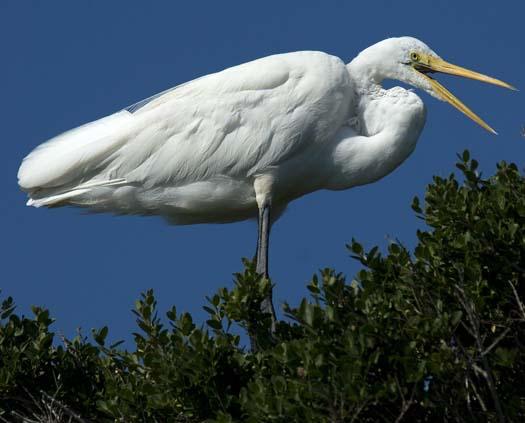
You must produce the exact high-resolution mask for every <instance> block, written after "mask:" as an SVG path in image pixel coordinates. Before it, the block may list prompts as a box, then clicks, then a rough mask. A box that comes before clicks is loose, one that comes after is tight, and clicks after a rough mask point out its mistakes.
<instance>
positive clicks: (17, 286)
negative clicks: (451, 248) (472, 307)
mask: <svg viewBox="0 0 525 423" xmlns="http://www.w3.org/2000/svg"><path fill="white" fill-rule="evenodd" d="M524 16H525V3H523V2H519V1H498V2H494V1H476V2H458V1H441V2H432V3H431V2H421V1H398V2H392V1H380V0H376V1H374V2H363V1H362V2H350V1H324V2H320V1H316V2H309V1H300V2H299V1H297V2H294V1H289V2H285V1H268V0H267V1H264V2H253V3H252V2H246V1H244V2H241V1H228V2H226V1H222V2H211V1H210V2H199V1H194V2H191V3H190V2H186V3H185V4H183V3H182V2H168V1H158V2H138V1H136V2H135V1H111V2H108V1H92V2H70V1H54V2H29V1H23V0H4V1H2V2H1V3H0V40H1V41H0V45H1V46H2V49H1V51H2V58H3V60H2V65H1V66H0V80H1V81H2V84H1V86H2V89H1V101H0V113H1V116H2V130H3V137H2V138H3V139H2V143H1V149H2V150H1V151H2V153H1V154H0V169H1V172H2V173H1V175H2V176H1V178H0V189H1V193H2V202H1V204H0V213H1V215H0V225H1V227H0V229H1V238H0V257H1V266H0V288H1V289H2V296H6V295H12V296H13V297H14V298H15V301H16V302H17V303H18V305H19V311H20V312H23V313H28V310H29V307H30V305H32V304H38V305H42V306H45V307H49V308H50V309H51V312H52V315H53V316H54V317H56V319H57V322H56V323H55V325H54V328H55V330H57V331H59V332H62V333H64V334H65V335H66V336H68V337H69V336H72V335H74V332H75V328H77V327H82V328H83V331H84V332H85V333H88V332H89V329H90V328H92V327H100V326H102V325H106V324H107V325H109V327H110V337H111V338H112V339H121V338H127V339H129V338H128V334H129V332H130V331H131V329H132V327H133V326H134V318H133V315H132V314H131V313H130V311H129V310H130V309H131V308H132V307H133V302H134V300H135V299H136V298H138V296H139V293H140V292H141V291H145V290H146V289H148V288H153V289H154V290H155V292H156V294H157V296H158V300H159V304H160V308H161V310H162V311H165V310H167V309H168V308H169V307H170V306H171V305H172V304H175V305H176V306H177V308H178V309H179V310H180V311H183V310H184V311H189V312H191V313H193V314H194V315H195V316H196V318H197V320H202V319H203V318H204V312H203V311H202V309H201V307H202V305H203V304H204V301H205V300H204V297H205V295H210V294H212V293H213V292H214V291H215V290H216V289H218V288H219V287H221V286H230V285H231V283H232V273H233V272H236V271H239V270H241V262H240V258H241V257H243V256H252V255H253V253H254V247H255V241H256V224H255V222H241V223H236V224H229V225H198V226H185V227H173V226H167V225H166V224H164V222H163V221H162V220H161V219H159V218H139V217H113V216H108V215H85V214H84V213H83V212H82V211H80V210H77V209H72V208H62V209H53V210H45V209H38V210H37V209H33V208H29V207H26V206H25V201H26V199H25V195H24V194H23V193H22V192H21V191H19V189H18V186H17V183H16V173H17V169H18V166H19V164H20V161H21V160H22V158H23V157H24V156H25V155H26V154H27V153H29V152H30V150H32V149H33V148H34V147H36V146H37V145H38V144H40V143H41V142H43V141H45V140H46V139H48V138H50V137H52V136H54V135H56V134H58V133H60V132H63V131H65V130H67V129H70V128H72V127H75V126H77V125H80V124H82V123H85V122H88V121H91V120H94V119H97V118H100V117H102V116H104V115H107V114H110V113H112V112H114V111H116V110H119V109H121V108H123V107H124V106H127V105H129V104H132V103H134V102H136V101H138V100H140V99H142V98H145V97H148V96H150V95H152V94H155V93H157V92H159V91H161V90H164V89H167V88H169V87H171V86H173V85H176V84H179V83H182V82H185V81H187V80H190V79H193V78H196V77H198V76H201V75H204V74H207V73H210V72H214V71H218V70H221V69H224V68H226V67H229V66H232V65H236V64H239V63H242V62H245V61H248V60H251V59H255V58H258V57H261V56H265V55H269V54H272V53H280V52H287V51H295V50H323V51H326V52H328V53H331V54H334V55H337V56H339V57H341V58H342V59H344V60H345V61H349V60H351V59H352V58H353V57H354V56H355V55H356V54H357V53H358V52H359V51H360V50H362V49H364V48H365V47H367V46H368V45H370V44H372V43H374V42H376V41H379V40H381V39H383V38H387V37H390V36H400V35H411V36H415V37H417V38H420V39H421V40H423V41H424V42H426V43H427V44H428V45H429V46H430V47H431V48H432V49H433V50H435V51H436V52H437V53H438V54H440V55H441V56H442V57H443V58H445V59H446V60H449V61H451V62H453V63H456V64H459V65H462V66H465V67H468V68H472V69H474V70H478V71H480V72H483V73H486V74H488V75H491V76H495V77H497V78H500V79H503V80H505V81H507V82H509V83H511V84H514V85H515V86H516V87H518V88H521V89H522V90H525V72H524V70H525V54H524V53H523V52H524V51H525V50H524V48H525V47H524V39H523V30H522V28H523V19H524V18H523V17H524ZM438 79H439V80H440V81H441V82H442V83H444V85H446V86H447V87H448V88H449V89H450V90H451V91H452V92H453V93H455V94H456V95H458V97H459V98H461V99H462V100H463V101H464V102H465V103H466V104H467V105H469V106H470V107H471V108H472V109H473V110H474V111H475V112H477V113H478V114H480V116H481V117H482V118H485V120H486V121H487V122H488V123H489V124H490V125H491V126H493V127H494V128H495V129H496V130H497V131H498V132H499V133H500V135H499V136H497V137H496V136H491V135H490V134H488V133H487V132H485V131H483V130H482V129H481V128H480V127H478V126H476V125H475V124H474V123H473V122H471V121H470V120H468V119H467V118H465V117H464V116H463V115H461V114H460V113H459V112H457V111H456V110H455V109H453V108H452V107H450V106H449V105H447V104H445V103H442V102H439V101H437V100H435V99H433V98H430V97H429V96H428V95H426V94H425V93H420V95H421V97H422V98H423V100H424V101H425V103H426V105H427V108H428V116H427V124H426V127H425V130H424V131H423V134H422V137H421V139H420V141H419V144H418V146H417V148H416V151H415V152H414V153H413V155H412V156H411V157H410V158H409V159H408V160H407V161H406V162H405V163H404V164H403V165H402V166H401V167H400V168H399V169H398V170H396V171H395V172H394V173H393V174H391V175H389V176H388V177H386V178H384V179H383V180H381V181H379V182H377V183H375V184H373V185H369V186H365V187H361V188H356V189H353V190H350V191H343V192H318V193H315V194H312V195H310V196H307V197H305V198H302V199H300V200H298V201H296V202H295V203H293V204H292V205H291V206H290V207H289V209H288V211H287V213H285V215H284V216H283V217H282V218H281V220H280V221H279V222H277V224H276V225H275V226H274V228H273V233H272V237H271V250H270V273H271V275H272V277H273V280H274V282H275V283H276V284H277V288H276V292H275V302H276V304H280V303H282V302H283V301H285V300H287V301H289V302H290V303H292V304H293V303H295V302H296V301H297V300H298V299H299V298H301V297H302V296H304V295H306V292H307V291H306V289H305V285H306V283H307V282H308V280H309V279H310V277H311V275H312V274H313V273H314V272H315V271H316V270H317V269H319V268H322V267H335V268H336V269H337V270H339V271H342V272H345V273H347V274H348V275H349V276H351V275H353V274H354V273H355V272H356V271H357V270H358V269H359V266H358V264H357V263H355V262H354V261H353V260H351V259H350V258H349V257H348V253H347V251H346V249H345V243H347V242H349V241H350V240H351V238H352V237H355V238H356V239H358V240H359V241H361V242H362V243H364V244H365V245H366V246H367V247H372V246H374V245H379V246H381V247H382V248H385V246H386V245H387V244H388V242H390V241H391V240H393V239H395V238H397V239H399V240H401V241H402V242H404V243H405V244H406V245H408V246H413V245H414V243H415V231H416V228H417V227H419V226H420V225H421V223H420V222H419V221H418V219H417V218H416V217H415V216H414V214H413V213H412V211H411V209H410V204H411V200H412V198H413V196H414V195H420V194H421V193H423V192H424V189H425V186H426V185H427V184H428V183H429V182H430V181H431V178H432V175H447V174H448V173H450V171H451V170H452V169H453V164H454V162H455V155H456V153H457V152H460V151H462V150H464V149H465V148H468V149H470V150H471V152H472V155H473V156H474V157H476V158H477V159H478V160H480V162H481V168H482V170H484V171H485V172H492V171H493V170H494V165H495V163H496V162H497V161H499V160H503V159H504V160H508V161H515V162H516V163H517V164H518V165H519V166H520V167H523V164H524V155H525V138H523V137H522V136H521V128H522V125H523V124H525V109H524V107H523V106H524V102H525V97H524V95H523V91H522V92H517V93H516V92H511V91H506V90H503V89H500V88H497V87H492V86H489V85H484V84H481V83H478V82H475V81H468V80H462V79H456V78H453V77H446V76H442V77H440V78H438Z"/></svg>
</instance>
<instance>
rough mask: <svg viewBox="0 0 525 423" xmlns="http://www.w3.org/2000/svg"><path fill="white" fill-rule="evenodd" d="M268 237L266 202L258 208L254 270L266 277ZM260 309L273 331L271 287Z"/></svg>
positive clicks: (268, 223) (274, 319) (273, 313)
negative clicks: (266, 315)
mask: <svg viewBox="0 0 525 423" xmlns="http://www.w3.org/2000/svg"><path fill="white" fill-rule="evenodd" d="M269 238H270V205H268V204H266V205H264V206H263V207H262V208H260V209H259V236H258V240H257V265H256V268H255V271H256V272H257V273H258V274H260V275H262V276H263V277H265V278H268V241H269ZM261 310H262V311H263V312H265V313H268V314H270V316H271V319H272V322H271V332H272V333H274V332H275V324H276V317H275V309H274V307H273V301H272V288H271V287H270V291H269V293H268V296H267V297H266V298H265V299H264V300H263V301H262V303H261Z"/></svg>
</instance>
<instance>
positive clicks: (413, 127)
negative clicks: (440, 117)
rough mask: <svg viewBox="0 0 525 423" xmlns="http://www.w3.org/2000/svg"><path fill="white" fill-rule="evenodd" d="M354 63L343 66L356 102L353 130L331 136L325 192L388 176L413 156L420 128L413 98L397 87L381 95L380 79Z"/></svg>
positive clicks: (419, 107)
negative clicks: (345, 67) (346, 70)
mask: <svg viewBox="0 0 525 423" xmlns="http://www.w3.org/2000/svg"><path fill="white" fill-rule="evenodd" d="M353 63H354V62H352V63H351V64H350V65H348V67H349V71H350V75H351V78H352V81H353V83H354V89H355V91H356V93H355V94H356V98H357V99H358V101H357V103H356V104H355V108H354V115H353V117H352V119H351V121H353V122H352V124H353V125H352V126H353V127H351V126H346V127H345V126H344V127H342V128H341V130H340V131H339V133H338V134H337V136H336V139H335V142H334V144H333V150H332V159H331V160H332V165H333V167H332V169H333V175H332V177H331V178H330V181H329V183H328V186H327V188H328V189H347V188H351V187H353V186H356V185H364V184H368V183H372V182H375V181H377V180H378V179H380V178H382V177H384V176H386V175H387V174H388V173H390V172H392V171H393V170H394V169H395V168H397V167H398V166H399V165H400V164H401V163H403V162H404V161H405V160H406V159H407V157H408V156H409V155H410V154H411V153H412V151H414V148H415V146H416V143H417V140H418V138H419V135H420V133H421V131H422V129H423V126H424V123H425V108H424V105H423V102H422V101H421V99H419V97H418V96H417V95H416V94H414V93H413V92H411V91H408V90H405V89H403V88H400V87H395V88H392V89H390V90H385V89H383V88H382V87H381V81H382V78H381V75H378V74H374V70H373V69H372V70H370V69H369V68H366V67H360V65H359V63H357V64H354V65H352V64H353Z"/></svg>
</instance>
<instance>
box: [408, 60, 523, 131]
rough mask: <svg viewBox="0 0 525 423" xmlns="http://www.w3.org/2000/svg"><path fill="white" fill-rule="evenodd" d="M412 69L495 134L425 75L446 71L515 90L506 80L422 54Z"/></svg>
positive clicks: (445, 97) (488, 127)
mask: <svg viewBox="0 0 525 423" xmlns="http://www.w3.org/2000/svg"><path fill="white" fill-rule="evenodd" d="M412 66H413V67H414V69H416V70H417V71H418V72H420V74H421V75H423V76H424V77H425V78H427V79H428V81H429V83H430V85H431V86H432V88H433V90H434V92H435V93H436V94H437V95H438V96H439V97H441V99H443V100H444V101H446V102H448V103H450V104H451V105H452V106H454V107H455V108H456V109H458V110H459V111H460V112H461V113H464V114H465V115H466V116H468V117H469V118H470V119H472V120H473V121H474V122H476V123H477V124H478V125H480V126H482V127H483V128H485V129H486V130H487V131H489V132H492V133H493V134H497V132H496V131H495V130H494V129H492V128H491V127H490V126H489V125H488V124H487V123H486V122H484V121H483V119H481V118H480V117H479V116H478V115H476V114H475V113H474V112H473V111H472V110H470V109H469V108H468V107H467V106H465V105H464V104H463V103H462V102H461V101H460V100H459V99H458V98H457V97H456V96H454V95H453V94H452V93H451V92H450V91H449V90H447V89H446V88H445V87H444V86H443V85H441V84H440V83H439V82H437V81H436V80H435V79H433V78H431V77H430V76H428V75H427V73H433V72H442V73H448V74H449V75H457V76H462V77H464V78H470V79H476V80H478V81H482V82H486V83H488V84H493V85H498V86H500V87H504V88H509V89H511V90H515V89H516V88H514V87H513V86H512V85H509V84H507V83H506V82H503V81H500V80H499V79H495V78H492V77H490V76H487V75H483V74H481V73H477V72H474V71H471V70H469V69H465V68H462V67H460V66H456V65H453V64H452V63H448V62H446V61H444V60H443V59H440V58H438V57H433V56H428V55H424V56H422V57H420V58H419V60H418V61H417V62H415V63H413V64H412Z"/></svg>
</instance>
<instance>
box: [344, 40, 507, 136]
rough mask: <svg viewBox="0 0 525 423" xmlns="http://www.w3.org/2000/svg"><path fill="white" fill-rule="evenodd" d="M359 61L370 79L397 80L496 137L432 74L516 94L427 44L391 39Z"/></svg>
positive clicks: (374, 46) (368, 52) (381, 42)
mask: <svg viewBox="0 0 525 423" xmlns="http://www.w3.org/2000/svg"><path fill="white" fill-rule="evenodd" d="M356 59H357V63H358V64H360V65H361V68H363V67H362V65H365V67H366V68H368V70H369V72H368V74H369V77H372V78H373V79H375V80H376V81H377V82H380V81H381V80H383V79H396V80H399V81H402V82H405V83H407V84H409V85H412V86H414V87H416V88H421V89H423V90H425V91H426V92H428V93H429V94H430V95H432V96H433V97H436V98H438V99H439V100H442V101H446V102H448V103H450V104H451V105H452V106H454V107H455V108H456V109H458V110H459V111H460V112H462V113H464V114H465V115H466V116H468V117H469V118H470V119H472V120H473V121H474V122H476V123H478V124H479V125H480V126H482V127H483V128H485V129H486V130H487V131H489V132H492V133H494V134H495V133H496V131H494V129H492V128H491V127H490V126H489V125H488V124H487V123H485V122H484V121H483V120H482V119H481V118H480V117H479V116H478V115H476V114H475V113H474V112H473V111H472V110H470V109H469V108H468V107H467V106H465V104H463V103H462V102H461V101H460V100H459V99H458V98H457V97H456V96H454V95H453V94H452V93H451V92H450V91H449V90H447V89H446V88H445V87H444V86H443V85H441V84H440V83H439V82H438V81H436V80H435V79H434V78H432V77H431V76H430V74H434V73H438V72H441V73H448V74H450V75H456V76H462V77H464V78H470V79H477V80H478V81H482V82H487V83H489V84H493V85H498V86H500V87H505V88H509V89H511V90H515V88H514V87H513V86H511V85H509V84H507V83H506V82H503V81H500V80H499V79H495V78H492V77H490V76H487V75H483V74H481V73H478V72H474V71H471V70H469V69H465V68H462V67H460V66H457V65H453V64H452V63H449V62H446V61H445V60H443V59H442V58H441V57H439V56H438V55H437V54H436V53H435V52H434V51H433V50H431V49H430V48H429V47H428V46H427V45H426V44H425V43H423V42H422V41H420V40H418V39H416V38H413V37H399V38H388V39H386V40H383V41H380V42H379V43H377V44H374V45H373V46H370V47H369V48H367V49H366V50H364V51H363V52H361V53H360V54H359V56H357V58H356ZM356 59H354V60H356Z"/></svg>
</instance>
